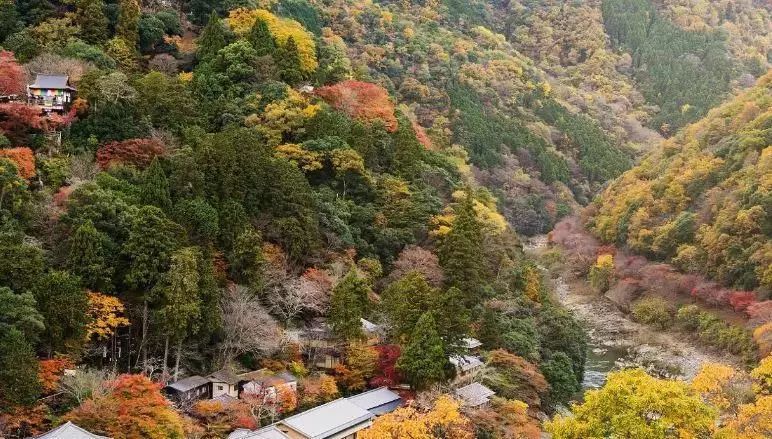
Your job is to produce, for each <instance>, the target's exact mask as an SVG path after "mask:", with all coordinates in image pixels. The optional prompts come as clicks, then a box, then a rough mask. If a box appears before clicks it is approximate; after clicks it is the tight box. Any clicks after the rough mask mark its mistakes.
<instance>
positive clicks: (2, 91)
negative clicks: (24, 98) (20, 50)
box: [0, 50, 25, 95]
mask: <svg viewBox="0 0 772 439" xmlns="http://www.w3.org/2000/svg"><path fill="white" fill-rule="evenodd" d="M24 85H25V84H24V70H23V69H22V68H21V66H20V65H19V63H18V62H16V58H15V57H14V56H13V52H9V51H7V50H0V95H12V94H22V93H24Z"/></svg>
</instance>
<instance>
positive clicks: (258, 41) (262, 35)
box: [248, 18, 297, 56]
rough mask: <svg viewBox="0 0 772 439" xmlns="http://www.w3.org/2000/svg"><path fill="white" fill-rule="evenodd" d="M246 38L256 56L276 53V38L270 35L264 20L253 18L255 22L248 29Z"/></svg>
mask: <svg viewBox="0 0 772 439" xmlns="http://www.w3.org/2000/svg"><path fill="white" fill-rule="evenodd" d="M248 39H249V42H250V44H252V47H253V48H254V49H255V51H256V52H257V55H258V56H266V55H271V56H273V55H274V54H275V53H276V40H274V38H273V35H271V31H270V30H269V29H268V24H267V23H266V22H265V20H262V19H260V18H258V19H257V20H255V24H254V25H253V26H252V29H250V31H249V36H248ZM296 49H297V46H296Z"/></svg>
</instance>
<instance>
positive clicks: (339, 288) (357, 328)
mask: <svg viewBox="0 0 772 439" xmlns="http://www.w3.org/2000/svg"><path fill="white" fill-rule="evenodd" d="M369 293H370V287H369V286H368V284H367V281H366V280H365V279H363V278H361V277H359V276H358V275H357V274H356V271H354V270H353V269H352V270H351V271H349V272H348V274H347V275H346V277H344V278H343V280H341V281H340V283H338V285H336V286H335V288H334V289H333V290H332V297H331V298H330V315H329V320H330V324H331V325H332V330H333V332H335V334H336V335H337V336H338V337H341V338H344V339H346V340H351V339H356V338H362V335H363V334H362V321H361V319H362V318H363V317H364V316H365V312H366V311H367V307H368V303H369V300H370V299H369V297H368V295H369Z"/></svg>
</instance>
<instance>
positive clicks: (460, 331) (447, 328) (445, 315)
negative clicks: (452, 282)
mask: <svg viewBox="0 0 772 439" xmlns="http://www.w3.org/2000/svg"><path fill="white" fill-rule="evenodd" d="M436 300H437V308H436V309H437V313H436V314H435V315H436V316H437V318H436V320H437V328H438V331H439V333H440V335H441V336H442V340H443V342H444V343H445V353H446V354H448V355H450V354H457V353H461V351H462V350H463V349H464V348H463V347H462V340H463V338H464V337H466V336H467V334H469V310H468V309H467V308H466V307H465V306H464V293H462V292H461V290H459V289H458V288H456V287H450V288H448V289H447V290H446V291H445V292H443V293H442V294H440V295H439V297H437V299H436Z"/></svg>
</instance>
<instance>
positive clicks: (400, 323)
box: [382, 271, 440, 339]
mask: <svg viewBox="0 0 772 439" xmlns="http://www.w3.org/2000/svg"><path fill="white" fill-rule="evenodd" d="M439 295H440V291H439V290H438V289H436V288H434V287H432V286H431V285H429V283H428V282H426V278H425V277H424V275H423V274H421V273H420V272H418V271H411V272H409V273H408V274H406V275H405V276H403V277H402V278H400V279H399V280H397V281H395V282H392V283H391V285H389V287H388V288H386V290H385V291H384V292H383V295H382V298H383V303H382V309H383V311H384V313H385V314H386V315H387V316H388V317H389V321H390V322H391V328H392V333H393V335H394V337H396V338H397V339H407V338H408V337H410V335H411V334H412V333H413V329H414V328H415V325H416V323H417V322H418V319H420V318H421V316H422V315H424V314H425V313H427V312H429V311H433V310H434V307H435V302H436V300H437V298H438V296H439Z"/></svg>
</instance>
